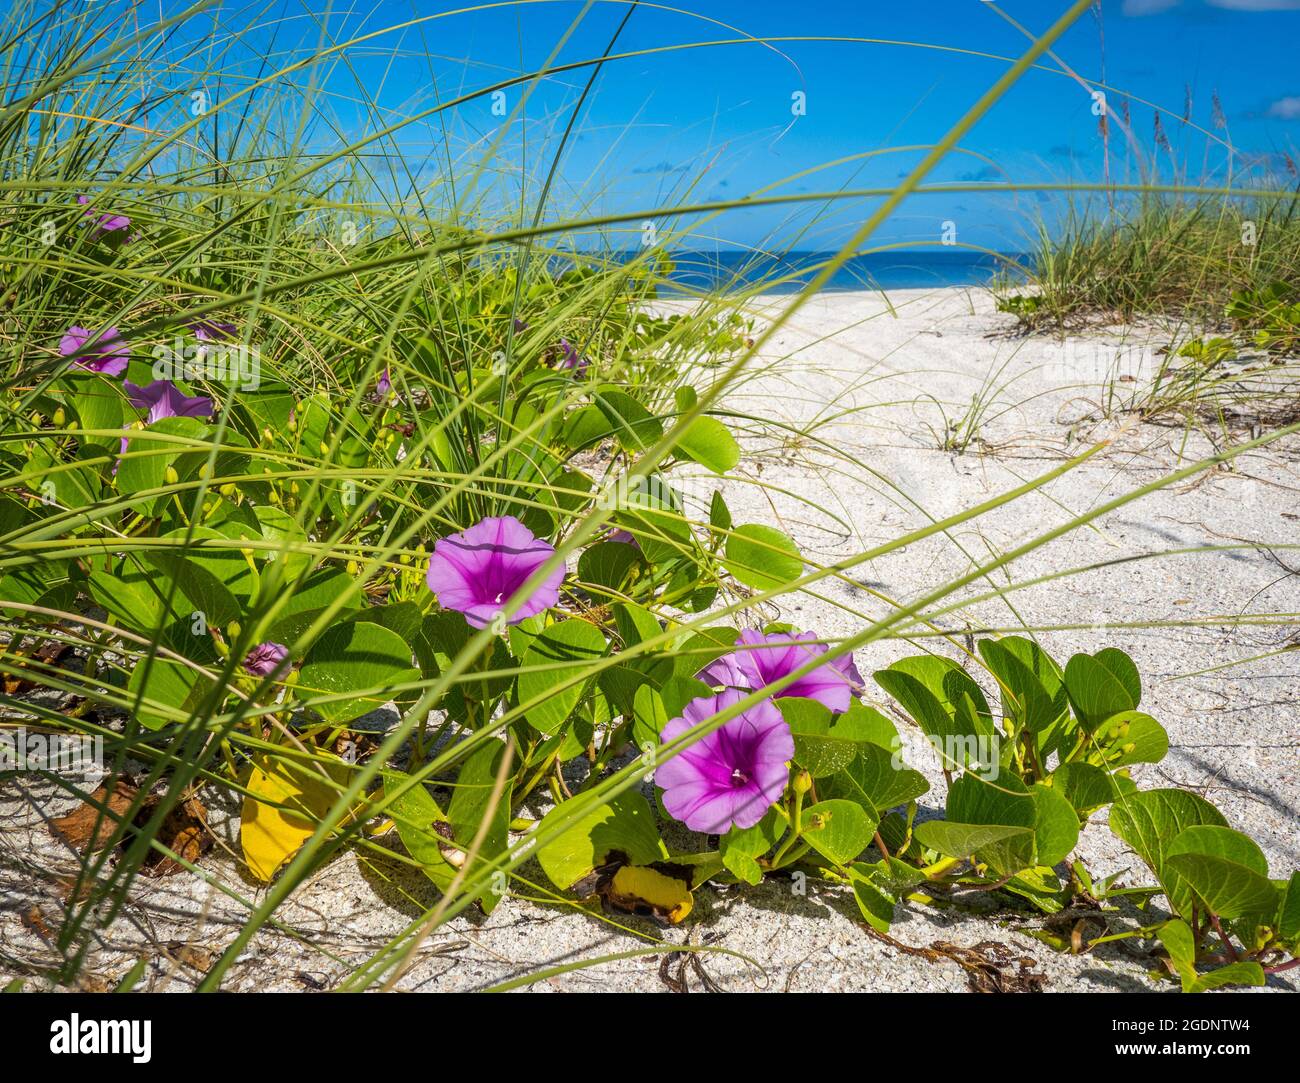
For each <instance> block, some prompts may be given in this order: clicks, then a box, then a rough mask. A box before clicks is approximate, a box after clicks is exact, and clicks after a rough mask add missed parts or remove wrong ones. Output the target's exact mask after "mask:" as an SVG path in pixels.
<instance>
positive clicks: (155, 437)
mask: <svg viewBox="0 0 1300 1083" xmlns="http://www.w3.org/2000/svg"><path fill="white" fill-rule="evenodd" d="M147 431H148V433H149V435H147V436H146V435H142V434H141V430H140V429H130V430H129V431H128V432H127V433H126V435H127V437H128V438H129V441H130V442H129V443H128V444H127V446H126V451H125V452H123V454H122V461H121V463H120V464H119V465H118V468H117V477H116V484H117V491H118V492H119V493H123V494H126V495H131V494H134V493H139V492H144V491H145V490H148V489H160V488H162V486H163V483H164V480H165V478H166V474H167V468H168V467H169V466H173V465H174V464H175V462H176V460H177V459H178V458H179V457H180V456H181V455H183V454H185V453H186V452H190V451H193V450H194V445H193V443H192V441H194V440H202V439H205V438H206V437H207V435H208V426H207V425H206V424H204V423H203V422H202V421H200V420H199V419H198V418H195V417H164V418H162V419H161V420H159V421H155V422H154V423H153V424H152V425H150V426H149V428H148V430H147ZM169 436H175V437H180V438H181V439H178V440H169V439H167V437H169ZM114 452H115V453H116V448H115V449H114Z"/></svg>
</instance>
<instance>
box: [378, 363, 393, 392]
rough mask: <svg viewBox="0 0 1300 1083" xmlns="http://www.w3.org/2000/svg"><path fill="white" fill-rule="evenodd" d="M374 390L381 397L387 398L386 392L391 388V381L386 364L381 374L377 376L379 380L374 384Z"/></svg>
mask: <svg viewBox="0 0 1300 1083" xmlns="http://www.w3.org/2000/svg"><path fill="white" fill-rule="evenodd" d="M375 390H376V391H377V392H378V393H379V397H380V398H381V399H386V398H388V393H389V392H390V391H392V390H393V381H392V379H391V378H390V377H389V375H388V366H387V365H385V366H384V372H383V375H382V376H380V377H379V382H378V383H376V384H375Z"/></svg>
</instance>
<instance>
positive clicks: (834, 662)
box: [696, 629, 865, 713]
mask: <svg viewBox="0 0 1300 1083" xmlns="http://www.w3.org/2000/svg"><path fill="white" fill-rule="evenodd" d="M816 639H817V636H816V635H815V634H814V633H812V632H798V633H796V632H773V633H772V634H771V635H764V634H763V633H762V632H756V631H753V630H752V629H746V630H745V631H743V632H741V633H740V638H739V639H737V640H736V646H737V647H739V648H740V649H739V650H737V651H735V652H734V653H732V654H724V655H723V656H722V657H721V658H719V659H717V660H716V661H714V662H710V663H709V664H708V665H707V666H705V667H704V668H703V669H702V670H700V672H699V673H698V674H696V676H697V677H698V678H699V679H700V680H702V681H704V682H705V683H706V684H712V685H722V686H723V687H724V688H748V689H755V690H756V689H759V688H763V687H765V686H767V685H769V684H771V683H772V682H773V681H776V680H779V679H780V678H782V677H784V676H785V675H786V674H788V673H793V672H794V671H795V670H796V669H798V668H799V667H800V666H802V665H804V664H805V663H807V662H808V661H810V660H811V659H813V658H816V657H817V656H818V655H822V654H826V653H827V652H828V651H829V650H830V648H829V647H828V646H827V645H826V644H825V643H816V642H810V641H811V640H816ZM864 687H865V686H864V684H863V680H862V674H860V673H859V672H858V667H857V666H855V665H854V664H853V656H852V655H850V654H842V655H840V656H839V657H838V658H832V659H829V660H828V661H827V662H826V664H824V665H821V666H818V667H817V668H816V669H813V670H811V671H810V672H808V673H805V674H804V675H803V676H802V677H800V678H799V679H798V680H797V681H795V682H794V683H793V684H788V685H786V687H785V688H783V689H781V690H780V691H779V692H778V693H777V695H780V696H803V697H804V698H806V699H815V700H816V701H817V702H818V703H820V704H821V705H822V706H823V707H826V708H828V709H829V710H831V711H834V712H836V713H838V712H840V711H847V710H848V709H849V704H850V703H851V702H852V700H853V696H854V695H855V694H857V693H859V692H861V691H862V689H863V688H864Z"/></svg>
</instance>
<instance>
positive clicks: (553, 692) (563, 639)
mask: <svg viewBox="0 0 1300 1083" xmlns="http://www.w3.org/2000/svg"><path fill="white" fill-rule="evenodd" d="M604 653H605V637H604V636H603V635H602V634H601V632H600V629H598V628H597V627H596V626H595V625H594V624H590V623H588V622H587V621H585V620H580V619H578V618H573V619H570V620H563V621H560V622H559V623H557V624H552V625H551V626H550V627H549V628H547V629H546V630H545V631H543V632H542V633H541V634H540V635H539V636H538V637H537V638H536V639H535V640H534V641H533V644H532V646H530V647H529V648H528V650H527V651H525V652H524V656H523V658H522V659H521V660H520V666H521V668H522V670H523V672H521V673H520V674H519V681H518V696H519V702H520V704H521V705H522V704H531V706H528V707H526V708H525V710H524V717H525V718H526V719H527V720H528V724H529V725H530V726H532V727H533V728H534V729H535V730H537V731H538V732H539V733H545V734H550V733H554V732H555V731H556V730H558V729H559V728H560V727H561V726H563V725H564V723H565V721H566V720H567V719H568V717H569V715H570V714H571V713H572V712H573V708H574V707H576V706H577V705H578V700H579V699H580V698H581V697H582V689H583V685H584V683H585V681H584V680H583V677H584V675H585V674H586V673H587V671H588V669H590V667H591V663H592V662H594V661H595V660H596V659H597V658H600V657H601V656H603V655H604ZM531 667H547V668H541V669H534V668H531ZM566 685H567V687H566Z"/></svg>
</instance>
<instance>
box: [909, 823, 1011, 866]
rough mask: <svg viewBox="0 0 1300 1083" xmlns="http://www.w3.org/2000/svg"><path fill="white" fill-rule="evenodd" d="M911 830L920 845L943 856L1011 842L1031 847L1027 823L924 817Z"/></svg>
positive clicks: (970, 852)
mask: <svg viewBox="0 0 1300 1083" xmlns="http://www.w3.org/2000/svg"><path fill="white" fill-rule="evenodd" d="M913 834H914V835H915V837H916V839H917V840H918V841H919V842H920V843H921V845H923V846H928V847H929V848H930V849H931V850H937V851H938V852H939V853H941V854H944V855H946V856H947V857H970V856H971V855H973V854H976V853H978V852H979V851H981V850H986V849H989V848H990V847H995V846H1007V845H1015V846H1017V847H1019V848H1023V849H1026V850H1027V849H1029V848H1032V846H1033V841H1034V833H1033V831H1032V830H1031V829H1030V828H1028V827H1012V826H1010V825H999V824H966V823H952V822H950V821H948V820H926V821H925V823H920V824H917V825H916V828H915V830H914V832H913Z"/></svg>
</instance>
